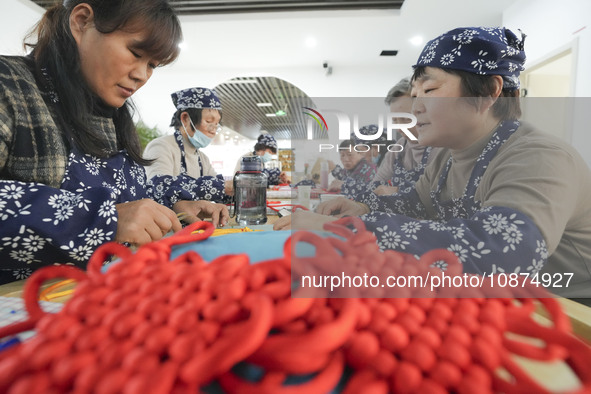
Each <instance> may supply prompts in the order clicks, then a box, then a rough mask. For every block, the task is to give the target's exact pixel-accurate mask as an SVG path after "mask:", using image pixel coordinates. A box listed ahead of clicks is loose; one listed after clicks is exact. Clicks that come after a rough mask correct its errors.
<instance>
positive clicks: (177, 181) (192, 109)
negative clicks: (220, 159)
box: [144, 88, 231, 203]
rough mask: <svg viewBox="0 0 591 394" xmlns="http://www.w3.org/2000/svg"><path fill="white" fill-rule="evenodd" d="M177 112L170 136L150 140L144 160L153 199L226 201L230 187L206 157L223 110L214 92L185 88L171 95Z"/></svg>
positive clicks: (205, 89)
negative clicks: (152, 185) (206, 150)
mask: <svg viewBox="0 0 591 394" xmlns="http://www.w3.org/2000/svg"><path fill="white" fill-rule="evenodd" d="M171 97H172V102H173V104H174V106H175V107H176V109H177V111H176V112H175V114H174V116H173V117H172V121H171V124H170V125H171V126H173V127H174V128H175V131H174V134H173V135H167V136H163V137H159V138H156V139H155V140H152V141H151V142H150V143H149V144H148V146H146V149H145V150H144V158H146V159H152V160H154V162H153V163H152V164H151V165H150V166H149V167H146V172H147V174H148V179H150V181H151V182H152V183H153V184H154V190H155V195H156V196H157V197H158V198H159V199H161V200H163V201H169V200H170V201H172V202H173V203H174V201H175V200H177V199H185V200H209V201H217V202H222V201H225V199H226V196H227V194H231V185H230V183H229V182H228V183H226V182H224V179H223V177H222V176H221V175H218V174H217V172H216V171H215V170H214V168H213V167H212V166H211V162H210V160H209V158H208V157H207V155H206V154H205V153H203V152H202V151H201V149H202V148H205V147H206V146H208V145H209V144H210V143H211V141H212V140H213V138H214V137H215V135H216V133H217V132H218V131H219V129H220V128H221V126H220V124H219V123H220V120H221V118H222V113H221V110H222V106H221V104H220V100H219V99H218V97H217V96H216V95H215V92H214V91H213V90H210V89H207V88H188V89H183V90H179V91H178V92H174V93H172V94H171Z"/></svg>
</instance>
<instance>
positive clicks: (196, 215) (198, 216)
mask: <svg viewBox="0 0 591 394" xmlns="http://www.w3.org/2000/svg"><path fill="white" fill-rule="evenodd" d="M172 209H173V210H174V211H175V212H176V213H177V214H178V213H184V214H186V215H185V216H183V218H182V220H183V221H184V222H187V223H193V222H196V221H198V220H203V219H205V218H211V221H212V223H213V225H214V226H215V227H218V225H219V226H220V227H224V226H225V225H226V224H228V220H230V213H229V212H228V208H226V206H225V205H224V204H216V203H213V202H211V201H186V200H182V201H179V202H177V203H176V204H174V206H173V207H172Z"/></svg>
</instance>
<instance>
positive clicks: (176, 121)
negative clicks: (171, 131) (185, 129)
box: [170, 108, 222, 129]
mask: <svg viewBox="0 0 591 394" xmlns="http://www.w3.org/2000/svg"><path fill="white" fill-rule="evenodd" d="M203 109H204V108H186V109H179V110H177V111H176V112H175V113H174V115H173V116H172V120H171V122H170V126H171V127H174V128H175V129H178V128H179V127H181V125H182V122H181V115H182V114H183V112H186V113H187V114H188V115H189V117H190V118H191V120H192V121H193V124H194V125H195V127H199V125H200V124H201V119H202V118H203ZM205 109H210V108H205ZM216 111H218V112H219V113H220V122H221V121H222V111H220V110H216Z"/></svg>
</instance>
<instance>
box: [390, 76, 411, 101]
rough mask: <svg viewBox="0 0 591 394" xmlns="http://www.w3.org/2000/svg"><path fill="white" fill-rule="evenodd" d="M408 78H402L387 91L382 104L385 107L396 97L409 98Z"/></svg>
mask: <svg viewBox="0 0 591 394" xmlns="http://www.w3.org/2000/svg"><path fill="white" fill-rule="evenodd" d="M410 88H411V86H410V77H406V78H402V79H401V80H400V81H398V83H397V84H396V85H394V87H392V89H390V90H389V91H388V94H387V95H386V98H385V99H384V102H385V103H386V104H387V105H390V104H392V103H393V102H394V101H396V99H398V97H403V96H410Z"/></svg>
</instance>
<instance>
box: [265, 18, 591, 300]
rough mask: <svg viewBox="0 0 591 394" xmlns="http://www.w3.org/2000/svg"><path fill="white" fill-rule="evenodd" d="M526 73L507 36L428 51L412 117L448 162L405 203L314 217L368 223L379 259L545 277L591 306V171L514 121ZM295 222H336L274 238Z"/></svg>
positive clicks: (476, 33) (465, 36)
mask: <svg viewBox="0 0 591 394" xmlns="http://www.w3.org/2000/svg"><path fill="white" fill-rule="evenodd" d="M524 62H525V53H524V51H523V39H519V38H518V37H517V36H516V35H515V34H514V33H513V32H511V31H510V30H508V29H505V28H476V27H475V28H459V29H454V30H452V31H449V32H447V33H445V34H443V35H441V36H439V37H437V38H435V39H434V40H432V41H430V42H429V43H427V45H426V46H425V48H424V49H423V51H422V53H421V54H420V56H419V60H418V62H417V64H415V65H414V66H413V67H414V69H415V71H414V75H413V89H412V95H413V97H414V98H415V100H414V103H413V113H414V115H415V116H416V117H417V132H418V136H419V142H420V143H421V144H423V145H431V146H441V147H445V148H448V150H443V151H441V152H439V154H438V155H437V156H436V157H435V158H434V159H433V162H432V163H431V164H430V165H429V166H428V167H427V168H426V170H425V173H424V174H423V175H422V176H421V178H420V179H419V180H418V182H417V183H416V184H415V187H414V188H413V189H411V190H410V191H409V192H408V193H397V194H395V195H393V196H376V197H375V198H374V199H373V200H372V201H368V202H367V204H360V203H355V202H352V201H350V200H347V199H335V200H332V201H329V202H326V203H322V204H320V206H319V207H318V209H317V212H318V213H320V214H324V215H330V214H333V213H337V212H338V213H339V214H340V215H361V218H362V220H364V222H365V225H366V226H367V228H368V229H370V230H371V231H373V232H374V234H375V235H376V236H377V238H378V243H379V245H380V247H381V248H382V249H395V250H399V251H403V252H407V253H412V254H415V255H421V254H423V253H425V252H426V251H428V250H432V249H436V248H445V249H448V250H450V251H452V252H454V253H455V254H456V255H457V256H458V258H459V259H460V261H461V262H462V264H463V268H464V271H465V272H471V273H479V274H491V273H500V272H505V273H514V274H515V273H523V274H530V275H531V276H532V277H533V279H534V280H536V279H537V280H538V283H540V279H541V277H540V276H536V274H539V273H546V274H547V275H551V276H552V277H553V278H554V279H555V280H556V282H553V283H556V286H557V287H553V288H550V290H552V291H555V292H558V293H560V294H561V295H564V296H569V297H583V298H591V203H590V201H589V195H591V171H590V170H589V168H588V166H587V165H586V163H585V162H584V160H583V159H582V158H581V156H580V155H579V154H578V153H577V151H576V150H575V149H574V148H573V147H572V146H570V145H568V144H567V143H565V142H563V141H561V140H559V139H557V138H555V137H553V136H551V135H549V134H546V133H543V132H540V131H537V130H535V129H534V128H533V127H532V126H530V125H528V124H526V123H525V122H520V121H519V120H518V118H519V117H520V115H521V111H520V104H519V90H518V89H519V72H520V71H522V70H523V64H524ZM292 216H293V215H292ZM290 220H293V224H294V227H297V228H321V227H322V224H323V223H326V222H328V221H332V220H335V218H334V217H329V216H322V215H318V214H314V213H304V214H300V215H297V213H296V216H294V217H293V218H291V219H281V220H280V221H279V222H278V223H277V224H276V225H275V227H276V228H286V227H289V226H290V225H291V222H290ZM439 267H440V268H441V269H443V270H445V266H444V265H440V266H439ZM561 278H562V279H561ZM558 279H561V280H560V281H558ZM559 286H560V287H559Z"/></svg>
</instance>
